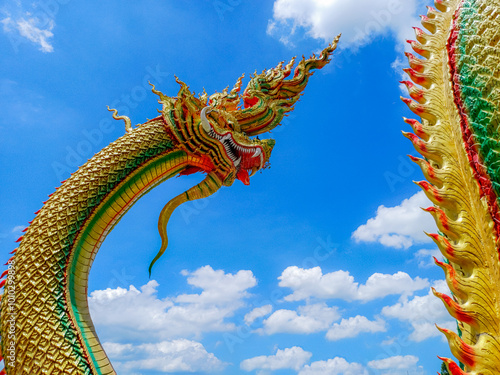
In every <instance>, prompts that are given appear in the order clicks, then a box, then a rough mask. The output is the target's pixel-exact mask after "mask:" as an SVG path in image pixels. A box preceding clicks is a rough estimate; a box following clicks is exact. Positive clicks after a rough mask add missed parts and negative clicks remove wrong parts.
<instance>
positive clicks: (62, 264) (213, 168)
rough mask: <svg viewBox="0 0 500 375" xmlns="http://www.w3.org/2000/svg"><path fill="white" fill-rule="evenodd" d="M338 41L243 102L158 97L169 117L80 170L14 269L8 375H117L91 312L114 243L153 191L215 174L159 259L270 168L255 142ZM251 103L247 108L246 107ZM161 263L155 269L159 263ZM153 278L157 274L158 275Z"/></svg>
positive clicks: (39, 217)
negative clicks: (202, 206) (90, 284)
mask: <svg viewBox="0 0 500 375" xmlns="http://www.w3.org/2000/svg"><path fill="white" fill-rule="evenodd" d="M337 40H338V38H337V39H336V40H335V41H334V42H333V43H332V44H331V45H330V46H328V47H327V48H326V49H325V50H324V51H323V52H322V54H321V56H319V57H318V58H316V57H315V56H313V57H312V58H310V59H307V60H306V59H303V60H302V61H300V62H299V64H298V66H297V68H296V69H295V73H294V75H293V77H292V78H290V79H286V78H287V77H288V76H289V75H290V73H291V72H292V67H293V65H294V60H292V61H291V62H290V63H289V64H288V65H286V66H284V67H283V64H282V63H281V64H279V65H278V67H276V68H274V69H270V70H268V71H267V72H263V73H262V74H258V75H257V74H256V75H255V76H254V77H253V78H252V79H251V80H250V83H249V84H248V87H247V88H246V90H245V91H244V93H243V95H242V96H241V97H240V95H239V94H238V92H239V90H240V88H241V78H240V79H239V80H238V82H237V84H236V85H235V87H234V89H233V90H231V91H230V92H228V90H227V89H226V90H224V91H223V92H222V93H219V94H214V95H212V96H211V97H210V98H208V96H207V95H206V94H203V95H202V96H200V97H195V96H194V95H193V94H192V93H191V92H190V91H189V89H188V87H187V86H186V85H185V84H184V83H182V82H181V81H179V80H178V82H179V84H180V85H181V89H180V91H179V93H178V96H177V97H175V98H171V97H167V96H165V95H163V94H162V93H160V92H159V91H156V90H155V88H154V86H153V92H155V93H156V94H158V95H159V97H160V102H161V103H162V105H163V109H162V114H161V116H159V117H157V118H155V119H153V120H150V121H148V122H146V123H144V124H142V125H140V126H139V127H137V128H135V129H132V127H131V126H130V120H129V119H128V118H126V117H123V116H117V114H116V111H115V113H114V117H115V118H117V119H123V120H125V122H126V129H127V133H126V134H125V135H124V136H123V137H121V138H119V139H118V140H117V141H115V142H113V143H111V144H110V145H109V146H107V147H105V148H104V149H103V150H101V151H100V152H99V153H97V154H96V155H95V156H94V157H93V158H92V159H90V160H89V161H88V162H87V163H86V164H85V165H83V166H82V167H81V168H79V169H78V170H77V171H76V172H75V173H74V174H73V175H72V176H71V177H70V178H69V179H68V180H67V181H65V182H64V183H63V184H62V185H61V187H60V188H58V189H57V191H56V192H55V193H54V194H52V195H51V196H50V199H49V200H48V201H47V202H46V203H45V205H44V206H43V208H42V209H41V210H40V211H39V212H37V213H36V217H35V218H34V220H33V221H32V222H31V224H30V226H29V227H28V228H27V230H26V232H25V234H24V236H23V237H21V238H20V239H19V242H20V243H19V247H18V248H17V249H16V250H15V252H14V256H13V257H12V258H11V259H10V260H9V262H8V270H7V271H6V272H4V274H3V275H2V277H6V279H5V280H4V281H3V282H2V285H4V288H5V290H4V296H3V298H2V302H1V315H0V331H1V336H2V342H1V349H2V353H3V357H4V362H5V370H4V373H7V374H15V375H21V374H26V375H33V374H77V375H80V374H85V375H106V374H115V371H114V370H113V367H112V365H111V363H110V361H109V359H108V357H107V356H106V354H105V352H104V350H103V348H102V346H101V344H100V342H99V339H98V337H97V335H96V332H95V329H94V326H93V324H92V321H91V319H90V314H89V309H88V305H87V280H88V275H89V271H90V267H91V266H92V262H93V260H94V258H95V256H96V253H97V251H98V249H99V247H100V245H101V243H102V242H103V241H104V239H105V237H106V235H107V234H108V233H109V232H110V231H111V230H112V229H113V227H114V225H116V224H117V223H118V221H119V220H120V218H121V217H122V216H123V215H124V214H125V213H126V212H127V210H128V209H129V208H130V207H131V206H132V205H133V204H134V203H135V202H136V201H137V200H138V199H139V198H140V197H141V196H143V195H144V194H146V193H147V192H148V191H149V190H151V189H152V188H154V187H155V186H157V185H159V184H160V183H162V182H164V181H165V180H167V179H169V178H170V177H172V176H176V175H179V174H180V175H183V174H184V175H185V174H191V173H195V172H204V173H206V177H205V179H204V180H203V181H202V182H200V183H199V184H198V185H196V186H194V187H192V188H191V189H189V190H188V191H186V192H184V193H182V194H181V195H179V196H177V197H176V198H174V199H172V200H171V201H170V202H169V203H168V204H167V205H166V206H165V207H164V209H163V210H162V212H161V214H160V219H159V223H158V228H159V231H160V235H161V238H162V246H161V249H160V251H159V253H158V255H157V256H156V258H155V259H154V260H153V263H154V261H156V260H157V259H158V258H159V257H160V256H161V254H162V253H163V252H164V251H165V249H166V246H167V242H168V241H167V235H166V225H167V222H168V219H169V217H170V215H171V214H172V212H173V210H174V209H175V208H176V207H178V206H179V205H180V204H182V203H183V202H186V201H189V200H194V199H200V198H203V197H207V196H209V195H211V194H213V193H214V192H216V191H217V190H218V189H219V188H220V187H221V186H222V185H225V186H229V185H231V184H232V183H233V182H234V181H235V180H236V179H239V180H241V181H242V182H243V183H245V184H248V183H249V178H250V176H251V175H252V174H253V173H255V172H256V171H257V170H259V169H263V168H265V167H266V165H267V163H268V161H269V157H270V153H271V150H272V147H273V145H274V141H272V140H263V141H260V140H258V139H250V138H249V136H253V135H258V134H261V133H264V132H267V131H269V130H271V129H273V128H274V127H276V126H277V125H279V123H280V121H281V120H282V118H283V116H284V115H285V114H286V112H288V111H291V110H292V109H293V106H294V104H295V102H296V101H297V100H298V98H299V97H300V94H301V92H302V91H303V90H304V88H305V86H306V85H307V81H308V78H309V76H310V75H311V74H312V70H313V69H320V68H322V67H323V66H324V65H325V64H327V63H328V62H329V56H330V55H331V53H332V52H333V51H334V50H335V48H336V43H337ZM241 99H243V102H244V106H245V108H239V102H240V100H241ZM153 263H152V264H151V266H152V265H153ZM150 271H151V268H150Z"/></svg>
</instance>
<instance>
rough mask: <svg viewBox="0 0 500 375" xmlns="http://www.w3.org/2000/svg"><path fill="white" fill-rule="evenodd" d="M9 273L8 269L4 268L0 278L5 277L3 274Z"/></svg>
mask: <svg viewBox="0 0 500 375" xmlns="http://www.w3.org/2000/svg"><path fill="white" fill-rule="evenodd" d="M8 273H9V270H5V271H3V272H2V275H0V279H3V278H4V277H5V275H7V274H8Z"/></svg>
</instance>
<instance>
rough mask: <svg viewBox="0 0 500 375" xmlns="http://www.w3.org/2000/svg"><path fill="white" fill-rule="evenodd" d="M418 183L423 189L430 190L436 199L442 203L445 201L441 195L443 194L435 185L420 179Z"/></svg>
mask: <svg viewBox="0 0 500 375" xmlns="http://www.w3.org/2000/svg"><path fill="white" fill-rule="evenodd" d="M416 184H417V185H418V186H420V187H421V188H422V189H423V190H425V191H428V192H430V193H431V194H432V196H433V197H434V198H435V199H436V201H438V202H440V203H441V202H442V201H443V197H442V196H441V194H439V192H438V190H437V189H436V187H435V186H433V185H431V184H429V183H428V182H427V181H419V182H417V183H416Z"/></svg>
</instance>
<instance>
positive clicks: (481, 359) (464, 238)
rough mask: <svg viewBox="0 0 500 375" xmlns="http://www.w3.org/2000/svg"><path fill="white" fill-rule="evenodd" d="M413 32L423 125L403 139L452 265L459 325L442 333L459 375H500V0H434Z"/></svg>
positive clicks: (447, 268) (416, 108) (415, 106)
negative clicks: (420, 175) (410, 146)
mask: <svg viewBox="0 0 500 375" xmlns="http://www.w3.org/2000/svg"><path fill="white" fill-rule="evenodd" d="M435 7H436V9H434V8H431V7H429V11H428V13H427V16H422V25H423V27H424V28H426V29H427V30H428V31H429V33H425V32H424V31H423V30H421V29H419V28H415V31H416V39H417V40H416V41H409V42H410V43H411V46H412V48H413V50H414V51H415V52H416V53H418V54H419V55H421V56H422V57H423V59H422V58H417V57H415V56H413V55H412V54H410V53H408V54H407V56H408V60H409V63H410V68H409V69H406V70H405V71H406V72H407V73H408V75H409V76H410V78H411V81H413V82H411V81H406V82H404V83H406V85H407V86H408V91H409V93H410V96H411V98H412V99H413V100H411V99H403V101H404V102H405V103H406V104H408V106H409V108H410V109H411V110H412V111H413V112H414V113H415V114H416V115H418V116H420V118H421V121H420V122H419V121H417V120H408V119H406V122H407V123H408V124H410V125H411V126H412V128H413V130H414V132H415V134H409V133H406V134H405V135H406V136H407V137H408V138H409V139H410V140H411V141H412V142H413V145H414V146H415V148H416V150H417V151H418V152H419V153H420V154H422V156H424V158H423V159H417V158H412V159H413V160H414V161H415V162H416V163H418V164H419V165H420V166H421V168H422V171H423V173H424V175H425V178H426V179H427V180H428V182H426V181H423V182H419V183H418V184H419V185H420V186H421V187H422V189H423V190H424V191H425V193H426V194H427V196H428V197H429V199H430V200H431V201H432V202H433V203H434V207H431V208H429V209H427V210H428V211H429V212H430V213H431V214H432V215H433V216H434V218H435V219H436V223H437V225H438V228H439V231H440V233H439V234H429V236H430V237H431V238H432V239H433V240H434V241H435V242H436V244H437V245H438V247H439V249H440V250H441V252H442V254H443V256H444V257H445V258H446V261H445V262H440V261H438V260H436V262H437V264H438V265H439V266H440V267H441V268H442V269H443V270H444V272H445V274H446V280H447V283H448V286H449V288H450V290H451V292H452V296H451V297H450V296H447V295H444V294H440V293H437V292H435V294H436V295H437V296H438V297H439V298H441V299H442V301H443V302H444V304H445V306H446V308H447V309H448V311H449V312H450V314H451V315H452V316H453V317H454V318H456V319H457V321H458V327H459V332H458V333H459V334H456V333H454V332H451V331H448V330H446V329H441V331H442V332H443V333H444V334H445V335H446V337H447V339H448V342H449V344H450V347H451V351H452V353H453V355H454V356H455V357H456V358H458V360H459V362H460V363H459V364H457V363H455V362H453V361H452V360H450V359H443V360H444V362H445V365H446V370H443V371H444V372H446V371H448V372H449V373H451V374H453V375H462V374H483V375H487V374H488V375H498V374H500V304H499V301H500V263H499V247H500V241H499V239H500V211H499V204H500V198H499V197H500V143H499V140H500V133H499V124H500V80H499V79H500V44H499V42H500V1H498V0H488V1H486V0H465V1H462V0H460V1H459V0H448V1H444V0H436V1H435Z"/></svg>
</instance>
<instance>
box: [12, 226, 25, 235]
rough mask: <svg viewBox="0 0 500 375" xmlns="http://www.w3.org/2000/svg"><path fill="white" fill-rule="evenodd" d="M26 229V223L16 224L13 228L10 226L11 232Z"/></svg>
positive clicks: (19, 231)
mask: <svg viewBox="0 0 500 375" xmlns="http://www.w3.org/2000/svg"><path fill="white" fill-rule="evenodd" d="M25 229H26V225H16V226H15V227H14V228H12V231H11V232H12V233H21V232H22V231H23V230H25Z"/></svg>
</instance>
